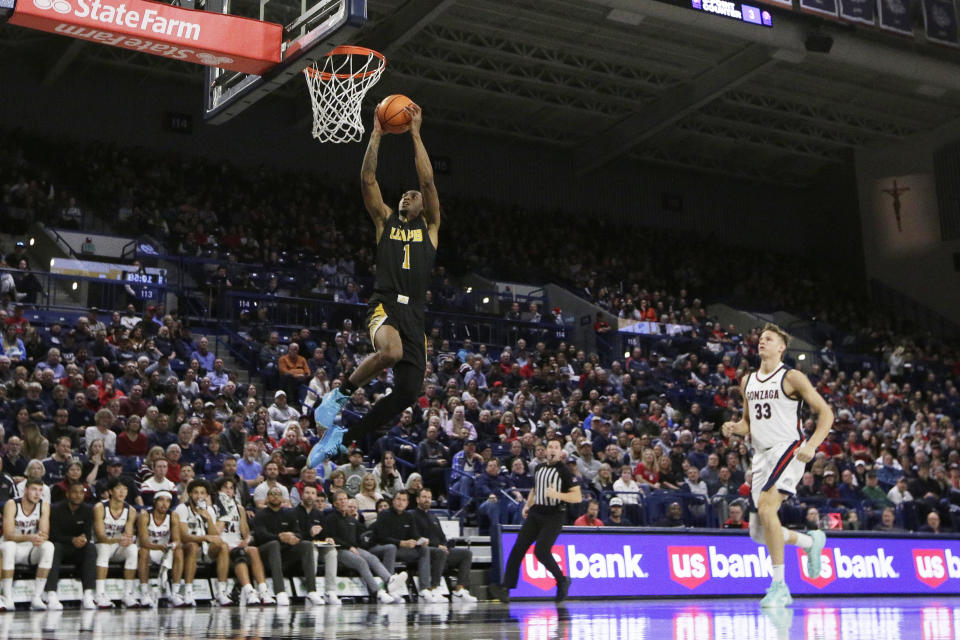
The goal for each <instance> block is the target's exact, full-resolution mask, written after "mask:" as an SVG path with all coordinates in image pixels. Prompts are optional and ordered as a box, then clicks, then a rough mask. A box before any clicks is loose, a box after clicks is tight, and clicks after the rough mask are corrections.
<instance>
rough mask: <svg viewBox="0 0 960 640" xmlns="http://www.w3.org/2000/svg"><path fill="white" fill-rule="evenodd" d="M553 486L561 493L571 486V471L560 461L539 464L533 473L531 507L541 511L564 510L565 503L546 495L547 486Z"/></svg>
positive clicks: (568, 489)
mask: <svg viewBox="0 0 960 640" xmlns="http://www.w3.org/2000/svg"><path fill="white" fill-rule="evenodd" d="M548 487H553V488H554V489H556V490H557V491H560V492H561V493H566V492H567V491H570V489H571V487H573V473H571V471H570V469H568V468H567V466H566V465H564V464H563V463H561V462H557V463H556V464H540V465H538V466H537V470H536V471H535V472H534V474H533V492H534V493H533V507H532V508H533V509H536V510H537V511H540V512H542V513H551V512H560V511H564V510H565V509H566V507H567V503H565V502H564V501H562V500H558V499H557V498H548V497H547V488H548Z"/></svg>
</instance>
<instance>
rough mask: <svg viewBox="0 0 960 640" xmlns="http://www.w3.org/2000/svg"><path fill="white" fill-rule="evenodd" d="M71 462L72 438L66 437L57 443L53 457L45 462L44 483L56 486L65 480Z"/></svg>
mask: <svg viewBox="0 0 960 640" xmlns="http://www.w3.org/2000/svg"><path fill="white" fill-rule="evenodd" d="M71 462H73V449H72V448H71V447H70V438H68V437H66V436H64V437H62V438H60V439H59V440H57V441H56V444H55V446H54V451H53V455H51V456H50V457H49V458H46V459H44V460H43V468H44V476H43V479H44V482H45V483H47V484H50V485H54V484H57V483H58V482H60V481H61V480H63V479H64V478H65V477H66V475H67V465H68V464H70V463H71ZM81 471H82V469H81ZM78 479H79V476H78ZM64 488H65V487H64Z"/></svg>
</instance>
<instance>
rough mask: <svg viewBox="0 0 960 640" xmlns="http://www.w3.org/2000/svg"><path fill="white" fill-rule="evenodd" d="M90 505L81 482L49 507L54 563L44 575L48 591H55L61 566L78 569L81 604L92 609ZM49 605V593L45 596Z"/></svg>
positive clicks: (93, 578) (94, 554)
mask: <svg viewBox="0 0 960 640" xmlns="http://www.w3.org/2000/svg"><path fill="white" fill-rule="evenodd" d="M93 540H94V534H93V506H92V505H90V504H88V500H87V499H86V489H85V488H84V485H82V484H80V483H74V484H71V485H69V487H68V488H67V491H66V499H65V500H64V501H62V502H56V503H54V505H53V506H52V507H51V509H50V542H52V543H53V562H52V563H51V565H50V573H49V574H48V575H47V584H46V587H45V588H46V591H47V593H50V592H56V591H57V585H58V584H59V580H60V566H61V564H63V563H65V562H67V563H72V564H74V565H76V566H77V568H78V569H79V575H80V584H81V587H82V589H83V599H82V603H81V607H82V608H83V609H95V608H96V607H97V605H96V602H94V589H95V587H96V570H97V550H96V547H95V545H94V543H93ZM47 606H48V608H54V607H51V606H50V600H49V596H48V599H47Z"/></svg>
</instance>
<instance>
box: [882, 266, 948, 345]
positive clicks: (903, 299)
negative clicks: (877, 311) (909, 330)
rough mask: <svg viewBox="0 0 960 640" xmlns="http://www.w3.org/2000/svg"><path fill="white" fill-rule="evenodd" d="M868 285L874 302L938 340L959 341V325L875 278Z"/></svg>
mask: <svg viewBox="0 0 960 640" xmlns="http://www.w3.org/2000/svg"><path fill="white" fill-rule="evenodd" d="M868 284H869V290H870V297H871V298H872V299H873V300H874V301H875V302H877V303H879V304H881V305H883V306H886V307H887V308H890V309H896V310H897V312H898V313H901V314H903V315H904V316H906V317H907V318H909V319H910V320H912V321H913V322H914V323H916V324H917V325H918V326H920V327H922V328H924V329H927V330H928V331H930V332H931V333H933V334H934V335H936V336H938V337H940V338H943V339H948V340H957V339H960V324H957V322H955V321H953V320H951V319H950V318H947V317H946V316H944V315H942V314H940V313H938V312H936V311H933V310H932V309H930V308H929V307H927V306H925V305H923V304H921V303H920V302H918V301H917V300H915V299H913V298H911V297H910V296H908V295H906V294H904V293H902V292H900V291H897V290H896V289H894V288H893V287H891V286H889V285H887V284H885V283H883V282H881V281H879V280H877V279H875V278H871V279H870V281H869V283H868Z"/></svg>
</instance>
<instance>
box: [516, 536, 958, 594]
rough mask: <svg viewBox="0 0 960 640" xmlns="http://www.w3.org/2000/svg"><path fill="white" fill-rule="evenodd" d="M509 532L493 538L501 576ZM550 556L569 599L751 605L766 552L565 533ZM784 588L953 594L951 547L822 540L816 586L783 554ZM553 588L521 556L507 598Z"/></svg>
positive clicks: (745, 546) (945, 542) (762, 581)
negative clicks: (739, 599) (726, 600)
mask: <svg viewBox="0 0 960 640" xmlns="http://www.w3.org/2000/svg"><path fill="white" fill-rule="evenodd" d="M517 530H518V527H504V528H503V532H502V533H501V543H502V550H501V553H500V565H499V566H500V570H501V572H502V571H503V568H504V567H505V566H506V557H507V556H508V555H509V553H510V549H512V548H513V543H514V542H515V541H516V539H517V534H516V531H517ZM553 556H554V558H556V559H557V563H558V564H559V565H560V566H561V567H562V568H563V569H564V573H565V574H566V575H569V576H570V577H571V578H572V579H573V583H572V585H571V587H570V596H571V597H577V598H581V597H623V596H635V597H640V598H642V597H665V596H698V595H705V596H711V595H716V596H721V595H722V596H759V595H762V594H763V593H764V592H765V591H766V589H767V587H768V586H769V585H770V577H771V575H772V571H773V568H772V565H771V562H770V556H769V554H768V553H767V550H766V547H764V546H763V545H759V544H757V543H756V542H754V541H753V540H751V539H750V537H749V536H748V535H746V534H745V533H743V534H741V533H739V532H730V533H727V532H723V533H721V532H710V531H704V532H702V533H700V532H690V531H675V532H670V533H664V532H662V531H661V532H651V531H644V530H640V529H626V528H623V529H621V528H602V529H594V528H590V529H588V528H586V527H582V528H580V527H573V528H571V527H567V528H565V529H564V530H563V533H561V534H560V537H559V538H558V539H557V542H556V544H555V545H554V547H553ZM786 580H787V584H788V585H789V587H790V591H791V592H792V593H793V594H795V595H817V594H836V595H866V594H890V593H896V594H925V595H930V594H943V595H954V594H960V539H955V538H942V537H935V538H921V537H911V538H899V537H887V536H884V537H868V536H854V537H848V536H843V537H840V536H828V537H827V546H826V547H825V548H824V550H823V553H822V562H821V570H820V575H819V576H816V577H810V576H809V575H807V572H806V554H805V553H804V552H803V551H802V550H800V549H798V548H797V547H791V546H788V547H787V553H786ZM555 586H556V584H555V582H554V580H553V577H552V576H551V575H550V573H549V572H548V571H547V570H546V569H545V568H544V567H543V565H541V564H540V563H539V562H538V561H537V559H536V558H535V557H534V555H533V548H532V547H531V548H530V549H529V550H528V552H527V555H526V556H525V557H524V560H523V565H522V566H521V570H520V582H519V584H518V586H517V588H516V589H515V590H513V591H512V592H511V594H512V595H514V596H517V597H521V598H523V597H528V598H537V597H547V596H552V595H553V589H554V587H555Z"/></svg>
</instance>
